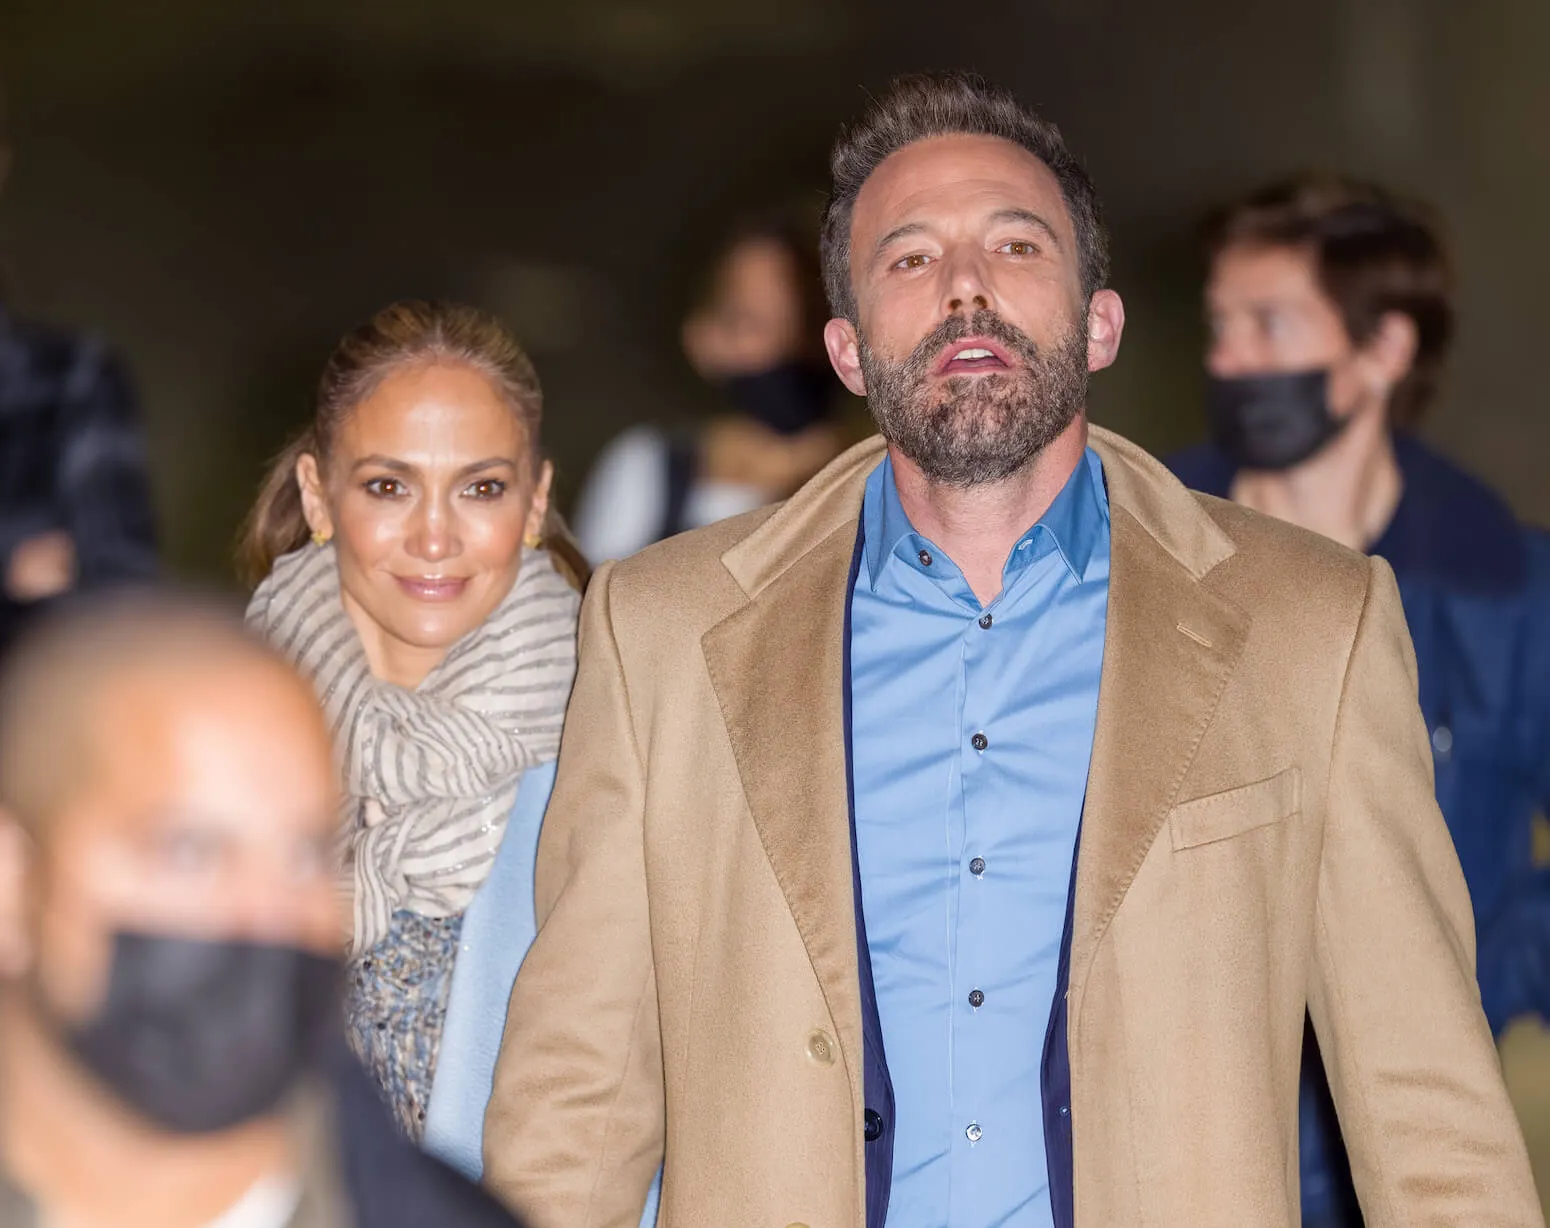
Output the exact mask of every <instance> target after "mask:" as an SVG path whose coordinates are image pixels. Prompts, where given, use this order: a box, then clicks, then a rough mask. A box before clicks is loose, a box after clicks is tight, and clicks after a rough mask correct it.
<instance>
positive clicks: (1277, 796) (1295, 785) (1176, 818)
mask: <svg viewBox="0 0 1550 1228" xmlns="http://www.w3.org/2000/svg"><path fill="white" fill-rule="evenodd" d="M1300 784H1301V776H1300V775H1299V773H1298V771H1297V769H1296V768H1295V767H1289V768H1287V769H1286V770H1285V771H1281V772H1277V773H1276V774H1275V775H1274V776H1272V777H1270V778H1269V779H1268V780H1257V781H1255V782H1254V783H1253V784H1251V785H1239V786H1238V787H1237V788H1236V789H1224V790H1223V791H1222V792H1220V793H1208V794H1206V796H1205V797H1197V798H1193V799H1191V800H1190V801H1187V802H1180V803H1179V804H1178V805H1177V806H1175V807H1174V808H1173V809H1172V811H1170V812H1169V814H1168V830H1169V833H1170V835H1171V837H1172V840H1173V851H1174V852H1178V851H1179V850H1181V849H1189V848H1194V847H1196V846H1197V845H1201V844H1210V843H1212V842H1213V841H1216V840H1229V839H1231V838H1232V837H1233V836H1241V835H1242V834H1243V833H1244V832H1249V831H1253V830H1254V829H1255V828H1256V827H1268V826H1269V825H1270V824H1271V823H1279V822H1280V821H1281V820H1282V819H1284V818H1286V817H1287V816H1289V815H1293V814H1296V813H1297V808H1298V806H1299V805H1300V804H1301V800H1302V799H1301V790H1300V788H1299V786H1300Z"/></svg>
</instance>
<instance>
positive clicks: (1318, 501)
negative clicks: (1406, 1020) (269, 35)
mask: <svg viewBox="0 0 1550 1228" xmlns="http://www.w3.org/2000/svg"><path fill="white" fill-rule="evenodd" d="M1207 248H1208V254H1209V258H1210V276H1209V280H1208V284H1207V287H1206V304H1207V310H1208V314H1209V317H1210V320H1211V330H1212V332H1211V342H1210V349H1209V352H1208V354H1207V356H1206V365H1207V368H1208V371H1209V390H1210V412H1211V426H1212V434H1213V437H1214V438H1213V441H1212V442H1211V443H1209V444H1206V445H1203V446H1201V447H1199V448H1195V449H1193V450H1191V451H1189V452H1186V453H1184V454H1183V455H1181V456H1178V457H1176V458H1174V460H1173V462H1172V465H1173V468H1174V471H1175V472H1176V473H1177V474H1178V475H1179V476H1180V477H1181V478H1182V479H1183V480H1184V482H1185V483H1186V484H1187V485H1190V486H1193V487H1195V488H1196V489H1197V490H1203V491H1206V492H1207V493H1209V494H1213V495H1220V496H1222V497H1224V498H1231V499H1233V500H1235V501H1236V502H1238V503H1241V504H1244V505H1245V506H1247V507H1252V508H1255V509H1257V510H1259V511H1262V512H1267V513H1269V514H1270V515H1273V516H1278V517H1280V518H1282V519H1284V520H1288V521H1291V522H1292V523H1293V524H1298V525H1301V526H1302V527H1304V528H1307V529H1312V530H1314V531H1315V532H1319V533H1324V534H1326V535H1328V536H1330V537H1333V538H1334V539H1335V540H1337V541H1340V542H1343V543H1345V544H1346V545H1348V546H1351V547H1353V548H1355V549H1357V550H1362V551H1365V552H1367V553H1369V554H1375V555H1377V556H1379V557H1380V558H1382V559H1383V560H1384V561H1385V562H1387V563H1388V564H1389V565H1390V566H1391V567H1392V568H1393V569H1394V573H1395V575H1396V577H1397V579H1398V581H1399V592H1400V597H1401V599H1402V601H1403V603H1404V610H1405V616H1406V619H1407V620H1408V622H1409V626H1410V633H1411V635H1412V636H1413V637H1414V639H1415V650H1416V657H1417V666H1418V671H1419V674H1420V699H1421V709H1422V712H1423V714H1424V715H1425V718H1426V724H1427V727H1428V729H1429V731H1430V734H1431V744H1432V756H1433V761H1434V764H1435V768H1436V789H1437V800H1438V802H1439V803H1440V805H1441V807H1442V812H1443V814H1444V815H1445V816H1446V817H1447V820H1448V827H1449V829H1450V831H1451V833H1452V836H1453V842H1454V844H1455V846H1456V847H1457V849H1458V853H1459V858H1460V860H1461V862H1462V863H1463V869H1464V877H1465V880H1466V882H1467V883H1468V885H1469V891H1470V896H1471V898H1472V900H1473V904H1474V913H1475V924H1476V926H1477V928H1478V931H1479V935H1480V959H1479V975H1480V989H1481V996H1482V999H1483V1002H1484V1006H1485V1012H1486V1015H1487V1017H1488V1018H1489V1019H1490V1021H1491V1025H1492V1028H1493V1029H1494V1030H1495V1031H1496V1032H1498V1033H1500V1032H1501V1031H1503V1030H1504V1029H1505V1028H1506V1026H1507V1024H1509V1023H1510V1022H1511V1021H1512V1020H1513V1019H1514V1018H1516V1017H1518V1016H1521V1015H1524V1014H1530V1013H1533V1014H1538V1015H1540V1016H1541V1017H1546V1016H1550V982H1547V980H1546V971H1545V970H1546V968H1547V967H1550V884H1547V883H1546V881H1545V879H1546V876H1545V874H1544V872H1543V871H1537V872H1536V871H1535V870H1534V869H1533V866H1532V857H1531V849H1532V832H1533V818H1534V814H1535V812H1536V811H1538V812H1540V813H1543V812H1544V811H1545V810H1546V808H1547V804H1550V537H1547V536H1546V535H1545V534H1543V533H1536V532H1530V531H1528V530H1525V529H1524V528H1522V527H1521V526H1519V524H1518V523H1517V521H1516V520H1515V519H1514V517H1513V515H1512V513H1511V511H1510V510H1509V509H1508V507H1507V506H1506V504H1505V503H1504V502H1503V501H1502V500H1501V499H1500V498H1499V497H1498V496H1497V495H1495V494H1494V493H1493V492H1491V491H1490V490H1488V489H1487V488H1486V487H1484V486H1483V485H1481V484H1480V483H1479V482H1478V481H1476V480H1475V479H1474V478H1472V477H1470V476H1469V475H1468V474H1466V473H1464V472H1462V471H1461V470H1459V469H1458V468H1456V467H1455V466H1453V465H1452V464H1450V463H1449V462H1448V461H1446V460H1444V459H1443V458H1442V457H1440V456H1438V455H1437V454H1436V453H1435V452H1433V451H1431V450H1430V449H1429V448H1427V447H1426V446H1425V445H1424V444H1422V443H1421V442H1420V440H1419V439H1417V438H1416V437H1415V435H1414V434H1413V433H1412V431H1413V428H1414V427H1415V426H1416V425H1417V423H1418V422H1419V421H1420V419H1421V418H1422V416H1423V415H1424V414H1425V412H1426V410H1427V409H1428V408H1429V407H1430V405H1431V402H1432V400H1433V399H1434V396H1435V393H1436V389H1437V385H1438V381H1439V377H1440V375H1441V372H1442V367H1443V363H1444V360H1445V359H1446V356H1447V349H1448V344H1449V341H1450V339H1451V336H1452V332H1453V304H1452V279H1451V276H1450V273H1449V267H1448V261H1447V259H1446V255H1445V252H1444V248H1443V244H1442V241H1441V239H1440V238H1439V236H1438V235H1437V233H1436V231H1435V229H1434V228H1433V226H1432V225H1431V224H1430V223H1429V222H1428V221H1427V219H1426V218H1425V216H1424V215H1423V214H1422V213H1421V212H1420V211H1419V210H1418V209H1416V208H1415V207H1414V206H1410V205H1407V204H1405V203H1403V202H1401V201H1398V200H1396V199H1395V198H1394V197H1393V196H1392V195H1391V194H1389V193H1387V192H1385V191H1383V190H1382V189H1380V188H1378V187H1375V186H1372V185H1368V184H1361V183H1356V182H1352V181H1349V180H1344V179H1339V178H1332V177H1323V176H1304V177H1300V178H1295V179H1291V180H1288V181H1286V182H1283V183H1279V184H1275V185H1272V186H1270V187H1267V188H1265V189H1263V190H1261V191H1259V192H1257V193H1255V194H1254V195H1253V196H1250V197H1249V198H1247V199H1245V200H1243V201H1241V202H1238V203H1236V204H1234V205H1232V206H1230V207H1229V208H1227V209H1224V210H1222V211H1221V212H1220V213H1219V214H1218V215H1217V216H1216V217H1215V218H1213V219H1212V221H1211V223H1210V224H1209V226H1208V228H1207ZM1309 1059H1310V1060H1309V1061H1308V1062H1307V1064H1306V1072H1305V1074H1306V1077H1305V1080H1304V1091H1303V1095H1304V1110H1303V1126H1302V1131H1303V1139H1302V1169H1303V1215H1304V1223H1306V1224H1309V1225H1313V1224H1317V1225H1328V1226H1330V1228H1334V1226H1336V1225H1342V1224H1358V1223H1360V1222H1361V1221H1360V1216H1359V1213H1358V1210H1357V1207H1356V1199H1355V1194H1354V1191H1353V1190H1352V1189H1351V1185H1350V1178H1349V1175H1348V1173H1347V1171H1346V1168H1345V1163H1344V1159H1343V1156H1342V1154H1341V1148H1340V1142H1339V1136H1338V1128H1337V1124H1336V1121H1335V1113H1334V1106H1333V1104H1332V1103H1331V1101H1330V1097H1329V1092H1328V1089H1327V1087H1326V1086H1325V1083H1324V1080H1323V1078H1322V1076H1321V1073H1320V1071H1319V1068H1318V1061H1317V1052H1316V1049H1314V1048H1313V1047H1312V1046H1311V1044H1310V1053H1309Z"/></svg>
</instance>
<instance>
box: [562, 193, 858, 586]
mask: <svg viewBox="0 0 1550 1228" xmlns="http://www.w3.org/2000/svg"><path fill="white" fill-rule="evenodd" d="M817 252H818V243H817V237H816V235H813V236H809V235H807V234H806V233H805V232H804V230H803V228H802V227H801V226H799V225H797V224H796V223H794V222H792V221H790V220H787V219H785V218H783V217H778V216H772V217H768V218H758V219H754V220H751V221H748V222H744V223H743V224H741V225H739V226H738V227H737V228H736V229H735V230H733V231H732V233H731V234H730V236H729V237H728V239H727V241H726V242H725V243H723V244H722V245H721V247H720V249H719V251H718V253H717V256H716V258H715V260H714V261H713V262H712V264H711V268H710V272H709V275H708V276H707V277H706V278H705V279H704V282H703V284H702V285H701V286H700V288H699V292H698V294H697V295H696V296H695V298H694V300H693V303H692V305H691V307H690V310H689V313H688V316H687V318H686V319H685V320H684V323H683V327H682V331H681V334H680V340H681V342H682V345H683V352H684V356H685V357H686V358H687V359H688V361H689V365H690V366H691V367H692V368H693V369H694V372H695V374H696V375H698V376H699V377H700V379H702V380H703V381H705V383H706V384H708V385H710V387H711V388H712V389H713V390H714V392H715V394H716V395H717V398H718V400H719V401H720V403H721V405H722V410H721V412H719V413H717V414H716V415H715V416H713V417H712V418H710V420H709V421H707V422H705V423H704V424H703V425H701V426H699V427H698V428H697V429H691V430H680V431H672V430H664V429H662V428H660V427H656V426H639V427H635V428H633V429H631V430H628V431H626V432H624V434H622V435H620V436H619V437H618V438H617V439H615V440H614V441H613V442H612V443H610V444H609V445H608V446H607V447H606V448H605V449H604V450H603V453H602V455H601V456H600V457H599V458H598V461H597V463H596V465H595V466H594V467H593V470H592V473H591V474H590V475H589V477H588V480H587V483H586V486H585V487H584V488H583V490H582V492H581V495H580V498H579V499H578V501H577V504H576V515H575V518H574V524H575V528H576V538H577V541H579V542H580V544H581V547H582V550H583V551H584V552H585V553H586V555H587V557H588V558H590V559H591V560H593V561H594V562H602V561H604V560H606V559H615V558H623V557H625V556H626V555H630V554H633V553H635V551H637V550H639V549H640V548H641V547H643V546H647V545H650V544H651V543H652V542H654V541H658V540H660V539H661V538H664V537H671V536H672V535H673V534H674V533H680V532H683V531H684V530H686V529H695V528H699V527H701V526H703V525H707V524H710V523H712V522H713V521H716V520H721V519H724V518H725V517H727V516H735V515H738V514H740V513H742V512H747V511H751V510H753V509H754V508H756V507H760V506H762V505H764V504H766V503H770V502H773V501H775V500H777V499H784V498H785V497H786V496H787V495H789V494H791V493H792V491H794V490H796V488H797V487H798V486H800V485H802V483H803V482H805V481H807V479H808V478H810V477H812V476H813V474H815V473H817V472H818V470H820V469H822V468H823V467H824V466H825V465H826V464H828V463H829V462H830V461H831V460H833V459H834V458H835V457H836V456H837V455H839V453H840V451H841V450H842V448H843V447H844V444H845V439H844V437H843V435H842V432H841V430H840V428H839V427H838V425H836V423H835V422H834V414H833V410H834V403H835V398H836V395H837V394H838V393H839V392H840V391H841V390H840V386H839V382H838V381H837V380H836V379H835V377H834V374H833V372H832V371H831V369H830V367H829V361H828V358H827V357H826V355H825V354H824V350H823V325H824V322H825V321H826V320H827V319H828V318H829V313H828V310H827V307H826V306H825V303H824V295H823V283H822V279H821V276H820V272H819V267H818V255H817Z"/></svg>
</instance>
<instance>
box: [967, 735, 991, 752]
mask: <svg viewBox="0 0 1550 1228" xmlns="http://www.w3.org/2000/svg"><path fill="white" fill-rule="evenodd" d="M969 745H970V746H972V747H973V748H974V749H975V750H984V749H985V748H986V747H987V746H989V745H990V739H989V738H987V737H986V736H985V735H984V734H982V733H977V734H975V735H974V736H973V737H972V738H970V739H969Z"/></svg>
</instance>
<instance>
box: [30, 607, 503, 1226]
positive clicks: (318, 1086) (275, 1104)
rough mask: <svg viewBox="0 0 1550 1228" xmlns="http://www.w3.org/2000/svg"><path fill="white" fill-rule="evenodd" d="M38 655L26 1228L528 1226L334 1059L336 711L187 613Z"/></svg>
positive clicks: (132, 618)
mask: <svg viewBox="0 0 1550 1228" xmlns="http://www.w3.org/2000/svg"><path fill="white" fill-rule="evenodd" d="M22 648H23V650H22V651H19V652H18V653H17V654H16V655H15V657H14V658H13V659H12V662H11V665H10V667H9V670H8V672H7V674H6V676H5V677H4V679H3V681H0V1228H34V1226H35V1225H70V1226H71V1228H141V1226H144V1228H205V1226H209V1228H399V1226H402V1228H411V1226H413V1228H421V1226H422V1225H429V1224H435V1225H443V1224H446V1225H470V1226H473V1225H478V1226H479V1228H485V1226H489V1228H497V1226H500V1225H505V1226H506V1228H510V1221H509V1220H507V1219H506V1218H505V1216H504V1215H502V1214H501V1213H500V1212H499V1211H498V1210H497V1209H496V1208H495V1207H494V1206H493V1204H491V1203H490V1202H488V1200H486V1199H485V1198H484V1197H483V1195H481V1194H480V1193H479V1192H478V1191H477V1190H475V1189H474V1188H473V1187H472V1186H469V1185H468V1184H466V1183H465V1182H464V1181H463V1180H462V1179H461V1178H460V1177H457V1176H456V1175H454V1174H453V1173H452V1172H451V1170H449V1169H446V1168H443V1167H442V1166H441V1165H440V1164H439V1163H437V1162H436V1161H433V1160H431V1159H429V1158H428V1157H426V1156H423V1155H421V1154H420V1153H419V1152H417V1151H416V1150H415V1149H414V1148H413V1147H412V1146H411V1145H410V1144H409V1143H408V1142H407V1141H404V1140H402V1139H401V1138H400V1137H399V1136H398V1134H397V1133H396V1131H395V1129H394V1127H393V1125H392V1124H391V1122H390V1120H389V1118H388V1116H387V1110H386V1108H385V1107H384V1106H383V1105H381V1104H380V1103H379V1102H378V1100H377V1099H376V1094H375V1091H374V1090H373V1088H372V1086H371V1085H370V1083H369V1082H368V1080H367V1077H366V1075H365V1073H364V1072H363V1071H361V1070H359V1069H357V1068H356V1067H354V1066H353V1065H352V1064H351V1061H350V1059H349V1058H348V1057H347V1056H346V1055H345V1050H344V1049H343V1046H342V1044H339V1043H336V1042H333V1037H334V1034H335V1030H336V1028H337V1026H338V1024H337V1011H338V984H337V982H338V966H337V962H336V960H337V953H338V951H339V950H340V946H341V933H342V918H341V916H340V914H339V911H338V904H337V901H338V898H339V897H338V893H337V891H336V888H335V876H334V874H333V872H332V870H331V866H332V857H331V847H332V845H333V838H334V824H335V816H336V813H337V811H336V809H335V799H334V779H335V772H334V768H333V765H332V761H331V756H330V751H329V743H328V735H327V731H326V730H325V728H324V724H323V719H322V716H321V714H320V713H319V711H318V709H317V706H316V704H315V702H314V700H313V697H312V693H311V690H310V688H309V687H308V686H307V685H306V684H304V683H303V682H301V681H300V680H299V679H297V678H296V677H295V676H294V675H293V674H292V673H291V672H290V670H289V668H288V667H287V666H285V665H284V664H282V663H281V662H280V661H278V660H277V659H276V658H274V657H272V656H271V655H270V654H269V652H268V650H267V649H265V648H263V647H261V646H259V645H258V644H256V643H254V642H252V641H250V640H249V639H248V638H247V637H246V635H245V634H244V633H243V632H242V631H241V629H240V628H239V627H237V626H235V625H234V624H232V623H229V622H227V621H225V620H224V619H223V618H221V617H219V616H217V615H215V614H213V613H211V612H209V611H207V610H205V609H203V608H202V607H199V606H192V605H189V604H188V603H186V602H181V601H174V600H172V599H169V598H162V597H149V596H134V597H129V596H122V597H118V598H115V599H113V601H112V602H111V603H109V604H108V605H105V606H101V607H97V608H88V609H85V610H73V611H69V612H68V613H67V614H66V616H65V617H64V619H63V620H62V621H60V622H58V623H54V624H51V625H48V626H44V627H41V628H39V629H38V631H37V632H36V633H35V634H34V635H33V636H32V637H31V638H30V639H29V640H27V641H25V642H24V644H23V646H22Z"/></svg>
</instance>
